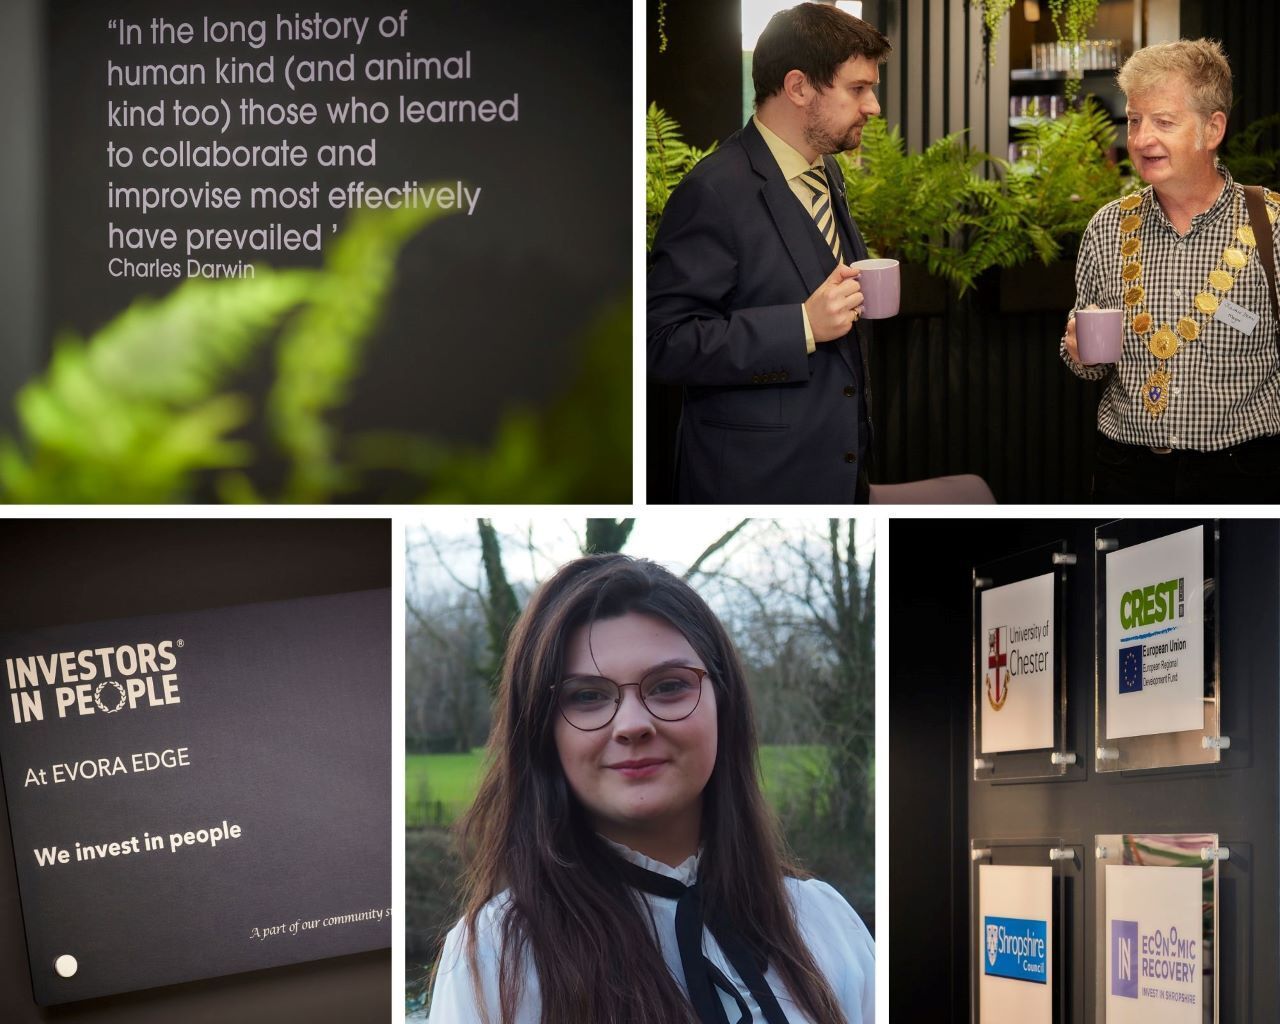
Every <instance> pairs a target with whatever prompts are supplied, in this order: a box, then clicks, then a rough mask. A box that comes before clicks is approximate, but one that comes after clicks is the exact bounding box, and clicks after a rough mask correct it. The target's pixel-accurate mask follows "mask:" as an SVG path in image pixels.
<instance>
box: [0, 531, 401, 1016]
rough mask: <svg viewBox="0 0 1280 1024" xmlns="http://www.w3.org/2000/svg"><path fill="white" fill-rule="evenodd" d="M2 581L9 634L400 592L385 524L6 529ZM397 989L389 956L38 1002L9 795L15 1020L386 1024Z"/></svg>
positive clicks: (0, 835) (2, 888)
mask: <svg viewBox="0 0 1280 1024" xmlns="http://www.w3.org/2000/svg"><path fill="white" fill-rule="evenodd" d="M0 581H2V582H3V586H0V623H3V626H4V629H5V630H6V632H7V631H10V630H13V631H20V630H23V629H28V628H35V627H40V626H52V625H59V624H66V623H75V622H88V621H93V620H97V619H107V618H119V617H131V616H137V615H149V614H156V613H160V612H182V611H192V610H197V609H203V608H213V607H218V606H221V605H230V604H242V603H249V602H254V601H273V600H282V599H285V598H290V597H309V596H313V595H320V594H331V593H338V592H341V591H347V590H366V589H372V588H377V587H388V586H390V585H391V529H390V524H389V522H388V521H386V520H337V521H326V520H288V519H274V520H273V519H266V520H247V521H246V520H226V519H214V520H186V521H181V522H173V521H167V520H93V521H76V520H69V519H68V520H32V521H25V520H5V521H0ZM388 757H390V751H388ZM387 798H388V799H390V793H388V794H387ZM122 938H127V937H122ZM391 992H392V986H391V953H390V951H389V950H386V951H381V952H373V953H363V954H359V955H356V956H347V957H338V958H334V959H330V960H318V961H315V962H312V963H305V964H297V965H294V966H290V967H284V968H277V969H274V970H270V971H257V972H253V973H250V974H240V975H233V976H230V977H226V978H213V979H209V980H207V981H199V982H193V983H190V984H185V985H174V986H169V987H167V988H160V989H153V990H150V991H144V992H133V993H127V994H124V995H118V996H110V997H108V998H103V999H92V1000H87V1001H84V1002H79V1003H71V1004H67V1005H64V1006H56V1007H50V1008H41V1007H37V1006H36V1005H35V1003H34V1002H33V1000H32V996H31V979H30V974H29V972H28V963H27V946H26V939H25V936H24V932H23V925H22V914H21V908H20V906H19V901H18V886H17V874H16V869H15V867H14V859H13V847H12V842H11V839H10V836H9V829H8V817H7V811H6V809H5V808H4V806H3V796H2V795H0V1020H2V1021H4V1022H5V1024H46V1022H53V1021H58V1022H66V1024H72V1022H75V1024H174V1022H182V1024H188V1022H190V1024H226V1022H227V1021H235V1022H236V1024H280V1022H287V1021H306V1022H308V1024H386V1021H388V1020H389V1019H391V1014H392V1000H391Z"/></svg>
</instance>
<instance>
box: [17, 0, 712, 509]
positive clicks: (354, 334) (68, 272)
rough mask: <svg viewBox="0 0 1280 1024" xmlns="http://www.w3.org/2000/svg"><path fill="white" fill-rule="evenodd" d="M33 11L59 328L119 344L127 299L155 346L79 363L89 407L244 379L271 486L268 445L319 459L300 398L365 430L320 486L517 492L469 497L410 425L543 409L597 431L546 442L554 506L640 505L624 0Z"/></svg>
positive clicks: (350, 435) (218, 3)
mask: <svg viewBox="0 0 1280 1024" xmlns="http://www.w3.org/2000/svg"><path fill="white" fill-rule="evenodd" d="M6 6H7V5H6ZM30 6H31V7H32V9H33V10H36V9H38V10H40V12H41V14H42V15H43V16H44V17H45V20H47V24H48V32H47V40H48V42H47V52H46V53H45V54H42V55H37V57H36V60H37V63H38V64H39V65H40V66H41V67H42V68H43V69H44V70H45V74H44V76H43V79H42V80H43V82H44V83H46V85H47V88H48V102H47V113H46V120H47V124H46V130H45V131H44V133H43V135H44V139H45V141H46V142H47V146H48V158H47V161H46V164H47V166H46V168H45V173H44V174H43V176H42V181H41V184H42V187H43V193H44V195H45V198H46V203H45V209H44V217H43V223H44V224H45V225H46V226H47V231H46V234H45V238H44V241H45V249H46V254H47V255H46V262H47V264H48V266H49V268H50V272H49V274H48V276H47V285H46V287H45V288H44V293H45V296H46V297H47V308H46V310H45V314H44V320H45V322H47V323H48V326H49V334H50V336H51V337H57V336H58V335H60V334H62V333H63V332H64V331H67V332H72V333H75V334H77V335H78V336H80V337H82V338H86V339H88V338H105V337H108V335H105V334H102V333H100V332H101V329H102V328H103V326H104V325H106V324H108V323H111V322H112V321H113V320H115V319H116V318H118V317H121V316H122V315H123V314H125V312H126V310H128V309H129V308H130V307H131V306H132V307H133V310H132V313H131V314H130V315H132V316H133V319H132V320H131V321H129V323H130V325H131V326H130V328H128V329H124V328H121V329H117V331H116V332H115V333H112V334H110V335H109V336H110V337H111V338H118V337H119V336H120V334H121V333H124V334H126V335H127V336H128V337H134V336H135V335H136V336H138V337H140V338H147V339H149V338H151V337H155V336H161V335H163V337H164V341H163V343H158V344H156V345H155V346H154V352H155V353H156V355H155V356H154V357H153V358H150V359H147V358H145V357H146V356H147V354H148V353H151V352H152V351H153V350H152V348H149V347H145V346H144V345H143V343H142V342H141V341H138V342H135V343H134V347H133V348H124V347H122V346H119V344H118V343H117V348H115V349H112V350H111V351H112V353H113V354H112V356H111V357H110V359H112V360H114V362H112V363H111V372H108V371H106V370H103V369H102V367H101V365H99V363H98V362H97V361H91V362H92V364H93V366H95V367H97V370H98V372H96V373H95V374H94V375H93V376H92V380H93V386H94V388H95V391H94V392H93V393H94V395H95V398H96V397H97V396H98V394H99V392H101V391H103V390H104V389H110V390H107V392H106V393H107V396H108V398H112V399H115V401H118V402H120V403H122V404H124V405H125V406H126V407H128V405H129V402H130V401H131V400H136V399H138V396H141V398H145V399H148V400H154V401H159V400H160V399H152V396H153V395H159V396H161V397H162V399H163V400H164V401H166V402H171V403H172V404H173V405H176V406H178V407H179V408H180V409H182V410H186V409H187V408H188V407H193V408H194V407H195V401H194V399H193V398H191V397H190V396H189V395H187V392H189V391H191V390H192V388H193V387H194V385H191V384H187V383H186V380H187V378H186V377H185V376H183V374H184V373H185V372H186V371H185V370H184V367H186V366H187V365H188V363H190V364H192V365H198V366H199V367H200V369H201V375H200V376H199V377H198V379H199V380H200V381H201V382H202V384H204V386H205V387H207V388H208V390H209V392H210V393H213V394H221V393H222V392H223V391H225V390H228V389H231V388H233V387H234V389H235V390H236V391H241V390H242V389H243V390H244V392H245V393H246V397H248V398H250V399H251V400H252V401H253V402H254V403H255V406H256V407H255V409H254V417H253V420H254V422H264V424H265V425H264V426H263V427H262V428H261V430H260V431H252V432H246V433H248V434H249V436H241V435H236V437H237V441H238V443H239V444H241V445H244V444H247V443H248V442H249V441H250V440H253V439H254V438H255V437H256V434H257V433H259V432H264V431H268V430H271V429H272V427H271V425H272V424H274V423H276V422H277V421H280V422H283V423H284V424H286V425H291V431H292V432H290V431H287V430H285V429H283V428H282V429H280V430H279V431H278V432H277V436H275V437H273V438H271V441H272V443H271V444H264V445H262V446H259V448H258V452H259V458H258V459H257V460H256V461H255V462H254V463H253V464H252V465H251V466H249V467H246V472H247V473H249V474H250V475H251V476H252V477H253V478H254V480H255V481H256V482H257V483H258V485H259V486H258V492H259V493H261V494H263V495H265V496H266V497H267V498H269V499H273V500H274V499H278V498H279V497H280V496H281V493H282V492H281V491H279V490H278V487H279V479H278V478H279V477H280V475H281V467H280V466H278V465H276V458H275V457H270V456H268V455H267V454H263V452H264V451H265V452H267V453H270V452H272V451H273V450H274V449H279V450H280V451H281V452H293V453H295V454H297V453H298V452H299V450H300V446H301V448H304V449H305V450H306V451H307V452H308V453H309V454H308V457H309V458H311V459H319V458H321V455H320V454H319V453H318V452H317V450H316V449H317V446H318V445H319V443H320V442H319V441H317V440H316V439H315V438H314V436H312V435H308V437H309V438H310V440H307V441H303V440H300V439H299V437H298V431H299V430H302V431H303V432H304V433H305V432H306V430H307V429H309V428H304V427H301V426H299V424H298V419H299V417H301V416H302V415H303V412H304V411H310V410H312V409H313V407H314V412H315V413H316V414H325V416H326V419H327V420H328V419H331V420H332V425H331V427H330V429H332V430H335V431H336V430H338V429H339V427H340V428H341V429H342V430H343V431H345V432H347V433H345V434H344V437H343V440H344V441H347V440H349V441H351V444H350V445H347V444H342V445H340V446H338V445H336V441H335V446H338V447H341V449H342V451H343V453H344V455H343V462H344V464H343V467H342V472H341V474H340V476H341V481H342V482H341V486H338V485H337V484H333V485H330V484H329V483H328V482H327V481H326V483H325V484H324V486H326V487H329V486H332V487H334V488H336V489H337V490H338V491H339V492H340V493H343V494H344V496H350V495H349V493H348V491H347V488H348V487H350V486H352V485H353V484H359V483H363V484H364V488H363V490H361V491H360V492H357V493H358V494H359V495H361V496H362V497H363V499H364V500H392V501H400V500H406V499H408V500H417V499H418V498H419V497H420V496H421V495H422V494H423V493H425V492H426V491H427V488H428V485H430V486H432V487H435V488H438V490H439V493H448V494H449V495H450V496H451V497H450V498H449V499H448V500H453V499H454V497H456V496H457V495H459V494H461V495H464V496H465V495H468V494H470V495H474V494H476V493H483V494H489V495H493V496H495V497H496V499H497V500H512V499H513V498H515V497H516V496H517V495H518V494H522V493H523V492H521V491H520V489H519V484H518V483H515V482H509V478H514V477H515V473H514V472H513V471H510V470H506V469H505V465H507V464H504V468H502V469H497V470H493V471H492V473H491V475H490V476H489V477H486V478H485V479H486V483H485V485H484V488H483V489H480V488H479V487H477V485H476V484H474V483H472V482H471V479H472V478H471V477H468V476H465V475H464V474H462V473H459V472H454V471H452V470H450V469H449V468H448V467H449V466H450V465H451V464H452V462H453V460H452V459H449V458H434V459H433V460H431V462H430V466H431V468H430V470H429V471H417V470H415V469H413V468H412V466H411V463H412V461H413V460H411V459H410V458H408V457H407V456H406V451H407V450H415V449H414V446H413V445H412V444H411V443H410V442H408V441H407V440H405V439H403V438H401V437H399V436H398V435H401V434H405V433H408V434H410V435H412V436H413V437H414V438H415V439H417V438H421V439H422V441H421V443H423V444H428V443H429V445H430V447H431V449H432V450H433V451H435V450H441V449H442V448H443V450H445V451H446V452H448V453H452V452H454V451H455V450H456V451H457V452H458V454H459V456H460V457H461V453H462V452H463V451H466V452H471V451H472V450H479V451H477V454H476V456H475V457H479V455H480V453H481V452H483V453H486V454H487V453H489V452H490V449H492V451H493V452H494V453H496V452H498V451H504V450H505V448H503V447H502V445H503V444H506V443H508V442H507V441H505V440H503V441H500V440H499V439H503V438H507V437H509V436H510V437H514V436H518V437H520V438H522V439H524V438H531V437H541V436H542V431H543V430H545V429H548V428H545V427H543V426H542V425H541V424H542V423H543V421H544V420H546V421H547V422H548V423H550V422H556V423H557V424H560V425H559V426H558V427H557V428H556V429H557V430H564V431H569V432H575V433H579V434H580V433H581V432H582V428H580V427H579V426H578V425H579V424H595V425H596V427H597V428H598V430H597V432H596V433H595V434H594V435H593V436H592V438H591V443H590V444H587V443H581V444H576V445H559V446H556V445H554V444H551V445H543V446H542V447H543V448H552V449H557V448H558V450H555V451H551V452H547V451H541V452H539V453H538V455H540V456H543V457H545V458H546V459H547V460H548V465H549V466H554V467H555V471H554V472H544V473H541V474H540V477H539V479H540V480H541V481H542V482H543V483H544V484H545V486H546V488H548V489H549V492H550V493H552V494H555V495H564V497H557V498H553V499H551V500H574V501H627V500H629V496H630V494H631V469H630V457H631V444H630V429H629V425H630V416H629V415H626V414H625V413H624V414H623V418H624V419H625V422H626V424H627V428H626V429H625V430H624V432H623V433H624V434H625V447H619V446H618V445H617V443H616V438H617V434H618V430H617V428H616V426H615V419H614V418H610V413H611V412H612V411H613V410H615V409H617V408H619V407H620V406H623V405H625V404H626V403H627V402H628V401H629V398H630V395H631V360H630V354H631V346H630V330H629V326H628V325H629V323H630V320H629V316H628V314H629V312H630V308H631V307H630V293H631V286H632V285H631V265H632V249H633V244H632V239H633V226H632V216H631V190H630V189H629V188H628V187H627V183H628V182H629V180H630V179H629V178H627V176H626V174H625V173H624V174H623V175H622V181H621V182H620V181H619V174H618V171H617V160H616V158H615V155H616V154H629V153H630V147H631V135H632V133H631V123H632V112H633V108H634V104H633V92H634V89H633V85H632V77H631V75H630V74H627V73H620V72H619V67H618V65H619V62H620V61H622V62H623V63H625V62H626V61H628V60H630V54H631V52H632V31H631V21H632V19H631V6H630V5H629V4H622V3H593V4H572V3H570V4H565V3H559V4H555V3H552V4H547V3H518V2H513V0H467V2H465V3H464V2H458V0H411V2H410V0H405V2H396V3H384V4H374V3H347V4H340V5H333V4H297V3H293V2H292V0H279V2H269V0H252V2H247V3H246V2H244V0H237V2H234V3H228V2H226V0H185V2H183V3H179V4H175V3H174V2H173V0H113V2H112V3H111V4H110V5H109V7H104V6H103V5H102V4H101V3H98V2H96V0H44V2H41V3H38V4H35V3H33V4H31V5H30ZM696 141H697V142H699V143H700V144H703V145H706V144H709V143H710V142H711V141H712V140H710V139H698V140H696ZM517 154H518V155H517ZM286 271H292V272H294V273H284V272H286ZM298 271H305V272H306V273H305V274H298V273H297V272H298ZM499 281H500V282H501V286H500V288H501V300H500V301H497V302H495V298H496V289H495V283H496V282H499ZM300 286H301V287H300ZM290 296H292V298H290ZM143 300H147V302H150V301H151V300H154V301H155V303H156V305H149V304H147V303H144V302H143ZM135 304H137V305H135ZM295 309H296V310H297V311H298V314H300V315H294V316H288V315H286V314H290V313H293V312H294V311H295ZM480 310H488V311H490V312H489V314H488V315H483V314H480V313H479V311H480ZM280 321H284V326H283V329H282V330H281V331H280V332H278V334H279V337H278V336H277V332H276V331H275V330H274V329H273V328H274V325H275V324H276V323H278V322H280ZM175 325H176V326H175ZM219 331H221V332H224V333H225V334H226V335H227V337H229V338H233V339H239V338H240V337H241V335H243V336H244V340H237V341H235V342H234V343H232V342H228V343H222V344H218V343H217V342H218V339H220V338H221V337H222V336H223V335H222V334H221V333H217V332H219ZM197 343H199V344H197ZM277 345H280V346H281V351H280V355H279V358H278V360H277V359H275V357H274V355H273V356H272V358H267V357H265V356H264V357H263V359H262V363H261V365H260V366H258V365H257V364H256V363H255V362H254V361H252V360H250V359H249V358H247V355H246V353H247V354H248V355H255V354H257V353H259V352H262V353H267V352H270V353H274V352H275V347H276V346H277ZM183 346H186V348H184V347H183ZM122 348H123V351H124V353H125V354H124V355H121V351H122ZM187 348H190V349H191V353H190V354H189V355H187V356H186V359H187V362H183V361H181V360H179V358H178V356H177V355H173V354H172V353H171V350H174V349H176V351H177V352H179V353H186V351H187ZM135 351H140V352H141V353H142V354H141V355H135V356H134V357H133V358H134V359H136V360H137V362H136V363H129V364H127V365H125V366H124V368H123V369H121V368H120V366H121V363H122V361H123V360H125V359H126V357H127V356H128V354H129V353H133V352H135ZM166 359H171V360H173V363H172V365H173V366H174V367H176V368H173V369H169V367H170V365H171V364H170V363H169V362H166ZM108 361H109V360H108V359H107V358H105V357H104V358H103V359H102V363H104V364H105V363H106V362H108ZM273 363H274V364H275V369H274V377H273V379H272V378H269V377H268V373H267V372H266V371H267V369H268V367H270V366H272V364H273ZM162 371H167V374H168V376H166V375H165V372H162ZM117 377H118V378H119V379H120V380H121V381H123V383H115V382H116V380H117ZM175 377H176V378H177V379H179V380H180V381H182V382H183V387H177V386H175V385H173V384H172V383H171V380H173V379H174V378H175ZM206 377H207V378H208V380H207V382H206ZM268 379H270V390H268V389H267V387H266V384H267V382H268ZM578 379H580V380H581V382H582V383H580V384H578V385H575V384H574V381H575V380H578ZM317 380H322V381H323V382H324V383H323V385H318V384H317V383H315V382H316V381H317ZM184 388H185V390H184ZM204 394H205V392H204V391H203V390H200V391H196V392H195V395H196V397H203V395H204ZM299 395H301V396H303V397H301V398H299V397H297V396H299ZM102 402H103V404H106V401H105V399H104V400H102ZM86 404H87V403H86ZM299 404H300V409H299V411H298V412H290V410H292V409H294V407H295V405H299ZM108 407H109V408H110V407H111V406H108ZM92 408H93V409H96V408H97V406H96V405H95V406H93V407H92ZM165 408H168V405H165ZM268 409H270V414H268V412H267V410H268ZM517 409H519V410H520V412H519V413H518V414H517V412H516V410H517ZM86 415H88V413H87V412H86ZM227 415H229V414H228V413H227V412H226V411H225V409H224V410H221V416H223V417H226V416H227ZM246 418H248V417H247V414H246ZM238 422H239V421H238V420H237V424H238ZM136 429H138V430H140V431H141V430H144V429H146V428H145V427H137V428H136ZM205 429H211V428H210V427H209V426H208V425H207V424H205ZM386 432H390V433H392V434H395V435H397V437H396V439H395V441H384V442H383V443H382V444H381V445H378V444H377V443H375V442H376V440H377V438H375V437H374V436H372V435H374V434H377V435H378V436H379V437H381V436H383V435H384V434H385V433H386ZM147 436H149V435H147ZM160 436H162V437H163V435H160ZM555 436H560V435H559V434H558V433H557V434H556V435H555ZM221 439H222V437H221V435H220V434H219V435H218V440H221ZM264 440H266V439H265V438H264ZM362 441H363V442H364V443H363V444H362V443H359V442H362ZM526 443H528V444H531V445H538V444H539V442H536V441H528V442H526ZM139 450H148V449H145V448H143V447H142V446H141V445H139ZM325 451H326V452H327V449H325ZM366 451H367V452H369V453H373V454H368V455H361V454H357V453H363V452H366ZM522 453H523V449H522ZM299 457H300V456H299ZM470 457H471V456H468V458H470ZM493 457H494V458H497V455H496V454H494V456H493ZM521 458H528V459H530V460H535V461H532V462H530V463H529V467H533V466H542V465H543V463H542V462H541V461H536V458H537V457H536V456H534V455H529V456H524V455H523V454H522V456H521ZM508 464H509V463H508ZM520 465H521V468H522V471H524V472H535V471H536V470H534V469H533V468H525V463H524V462H522V463H520ZM353 470H363V471H364V472H363V473H361V474H359V475H357V474H356V473H354V472H353ZM157 475H158V474H157ZM321 475H323V474H321ZM455 479H456V481H457V482H454V481H455ZM579 481H581V482H579ZM392 484H394V486H392ZM135 486H136V485H135ZM310 486H312V487H315V486H317V485H316V484H315V483H312V484H311V485H310ZM575 489H576V490H575ZM299 493H301V494H306V493H308V492H307V490H305V489H303V490H302V491H301V492H299V491H297V490H296V489H285V490H284V491H283V495H284V496H286V497H287V496H288V495H290V494H292V496H293V500H297V498H298V495H299ZM433 493H434V492H433ZM573 494H577V495H578V496H577V497H572V495H573ZM305 500H312V501H314V500H324V498H323V497H321V498H319V499H317V498H315V497H312V498H309V499H305Z"/></svg>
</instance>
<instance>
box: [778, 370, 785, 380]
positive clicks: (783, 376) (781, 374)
mask: <svg viewBox="0 0 1280 1024" xmlns="http://www.w3.org/2000/svg"><path fill="white" fill-rule="evenodd" d="M778 379H779V380H786V379H787V371H786V370H783V371H782V372H781V373H780V374H778Z"/></svg>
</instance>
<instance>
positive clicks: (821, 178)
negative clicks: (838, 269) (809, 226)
mask: <svg viewBox="0 0 1280 1024" xmlns="http://www.w3.org/2000/svg"><path fill="white" fill-rule="evenodd" d="M800 180H801V181H802V182H804V185H805V187H806V188H807V189H809V191H810V192H812V193H813V195H812V196H811V197H810V199H809V213H810V215H811V216H812V217H813V222H814V223H815V224H817V225H818V231H819V233H820V234H821V235H822V237H823V238H825V239H826V240H827V245H828V246H829V247H830V249H831V254H832V255H833V256H835V258H836V262H837V263H839V262H840V236H839V235H838V234H837V233H836V217H835V211H834V210H832V208H831V192H830V190H829V189H828V188H827V176H826V174H824V173H823V170H822V168H821V167H820V166H819V167H810V168H809V169H808V170H807V171H805V172H804V174H802V175H800Z"/></svg>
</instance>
